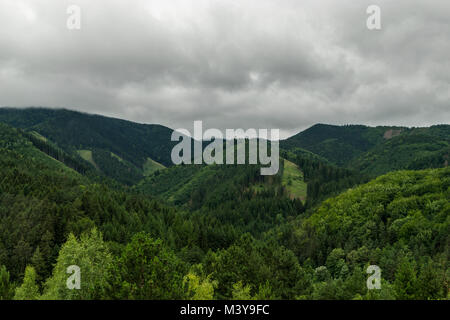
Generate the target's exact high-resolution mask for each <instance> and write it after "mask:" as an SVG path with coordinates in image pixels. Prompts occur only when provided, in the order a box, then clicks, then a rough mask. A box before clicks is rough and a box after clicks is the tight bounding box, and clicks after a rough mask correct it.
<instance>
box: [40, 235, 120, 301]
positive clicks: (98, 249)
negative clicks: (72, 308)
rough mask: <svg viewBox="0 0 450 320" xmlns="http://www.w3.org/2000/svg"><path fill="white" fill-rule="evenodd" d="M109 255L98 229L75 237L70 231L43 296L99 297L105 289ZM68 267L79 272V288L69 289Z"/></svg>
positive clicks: (109, 261)
mask: <svg viewBox="0 0 450 320" xmlns="http://www.w3.org/2000/svg"><path fill="white" fill-rule="evenodd" d="M111 263H112V256H111V254H110V252H109V249H108V247H107V245H106V244H105V242H104V241H103V239H102V235H101V233H100V232H99V231H97V229H92V230H91V232H89V233H84V234H82V235H81V238H80V239H79V240H78V239H77V238H76V237H75V236H74V235H73V234H70V235H69V237H68V239H67V241H66V243H65V244H64V245H63V246H62V248H61V250H60V252H59V256H58V259H57V262H56V266H55V268H54V270H53V274H52V276H51V278H49V279H48V280H47V282H46V284H45V291H44V295H43V298H44V299H52V300H53V299H57V300H88V299H100V298H102V297H103V296H104V292H105V290H106V289H107V288H108V282H107V280H108V271H109V269H110V265H111ZM70 266H78V267H79V268H80V272H81V286H80V289H69V288H68V287H67V279H68V278H69V277H70V275H71V274H68V273H67V268H68V267H70Z"/></svg>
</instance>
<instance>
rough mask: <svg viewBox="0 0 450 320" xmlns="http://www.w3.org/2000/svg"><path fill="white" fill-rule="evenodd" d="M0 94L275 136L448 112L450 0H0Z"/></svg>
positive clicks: (427, 121) (408, 121) (5, 99)
mask: <svg viewBox="0 0 450 320" xmlns="http://www.w3.org/2000/svg"><path fill="white" fill-rule="evenodd" d="M70 4H75V5H79V7H80V8H81V10H82V11H81V30H68V29H67V27H66V21H67V18H68V16H69V15H68V14H67V13H66V10H67V7H68V5H70ZM370 4H376V5H379V6H380V8H381V22H382V29H381V30H375V31H374V30H372V31H371V30H368V29H367V27H366V20H367V18H368V14H367V13H366V9H367V7H368V6H369V5H370ZM0 105H1V106H19V107H23V106H46V107H64V108H69V109H75V110H80V111H86V112H90V113H99V114H103V115H107V116H114V117H119V118H125V119H129V120H133V121H137V122H144V123H159V124H163V125H166V126H169V127H171V128H180V127H181V128H192V123H193V121H194V120H203V121H204V127H216V128H220V129H224V128H240V127H242V128H279V129H281V130H282V134H283V136H287V135H289V134H294V133H297V132H298V131H300V130H303V129H306V128H307V127H309V126H311V125H313V124H315V123H330V124H348V123H352V124H367V125H406V126H427V125H432V124H438V123H450V1H449V0H395V1H392V0H386V1H379V0H370V1H365V0H360V1H354V0H339V1H336V0H292V1H290V0H276V1H275V0H273V1H266V0H236V1H232V0H221V1H219V0H217V1H215V0H210V1H206V0H180V1H174V0H162V1H153V0H132V1H130V0H103V1H100V0H95V1H92V0H70V1H66V0H29V1H25V0H23V1H22V0H0Z"/></svg>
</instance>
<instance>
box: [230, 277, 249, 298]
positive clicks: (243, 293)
mask: <svg viewBox="0 0 450 320" xmlns="http://www.w3.org/2000/svg"><path fill="white" fill-rule="evenodd" d="M250 290H251V287H250V286H249V285H246V286H244V285H243V284H242V281H239V282H237V283H235V284H233V291H232V297H233V298H232V299H233V300H251V299H252V296H251V294H250Z"/></svg>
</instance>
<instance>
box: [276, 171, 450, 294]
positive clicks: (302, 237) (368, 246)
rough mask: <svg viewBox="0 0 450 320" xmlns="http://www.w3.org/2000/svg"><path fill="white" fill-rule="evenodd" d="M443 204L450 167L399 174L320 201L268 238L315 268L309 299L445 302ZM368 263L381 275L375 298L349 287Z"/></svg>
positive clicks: (446, 212)
mask: <svg viewBox="0 0 450 320" xmlns="http://www.w3.org/2000/svg"><path fill="white" fill-rule="evenodd" d="M449 200H450V168H445V169H437V170H425V171H398V172H393V173H389V174H387V175H384V176H381V177H379V178H377V179H376V180H373V181H371V182H369V183H367V184H365V185H362V186H360V187H357V188H355V189H351V190H349V191H347V192H345V193H343V194H341V195H339V196H337V197H335V198H332V199H329V200H327V201H325V202H324V203H323V204H322V205H321V206H320V207H319V208H318V209H316V210H315V211H314V212H313V213H312V214H311V216H310V217H308V218H304V217H301V218H299V219H297V221H296V222H295V223H293V224H289V225H286V226H284V227H281V228H277V229H276V230H277V231H274V235H277V238H278V239H282V240H281V241H282V244H284V245H285V246H286V247H287V248H289V249H291V250H292V251H293V252H294V253H296V255H297V256H298V257H299V259H300V261H304V262H305V264H307V265H310V266H313V267H314V268H315V270H314V274H315V276H314V277H315V279H316V280H315V281H314V282H315V283H314V284H313V285H312V288H311V290H312V292H311V295H312V296H313V297H314V298H317V299H353V298H368V299H373V298H382V299H394V298H397V299H445V298H447V297H448V292H449V291H448V290H449V287H448V277H449V274H448V270H449V267H450V264H449V260H448V254H449V252H448V249H449V245H450V201H449ZM280 232H281V233H280ZM369 264H372V265H377V266H379V267H380V268H381V270H382V274H381V275H382V290H380V291H376V290H375V291H373V292H368V291H367V290H366V288H364V286H361V284H359V285H358V283H357V282H355V281H356V279H358V277H361V276H362V273H361V272H363V271H364V270H365V268H367V266H368V265H369ZM350 288H352V289H350Z"/></svg>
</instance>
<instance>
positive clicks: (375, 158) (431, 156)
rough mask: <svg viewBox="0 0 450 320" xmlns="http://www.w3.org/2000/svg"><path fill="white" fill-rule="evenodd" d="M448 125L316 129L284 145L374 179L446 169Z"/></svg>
mask: <svg viewBox="0 0 450 320" xmlns="http://www.w3.org/2000/svg"><path fill="white" fill-rule="evenodd" d="M449 144H450V125H438V126H432V127H429V128H404V127H367V126H359V125H347V126H332V125H323V124H318V125H315V126H313V127H311V128H309V129H307V130H305V131H303V132H301V133H299V134H297V135H295V136H293V137H291V138H289V139H287V140H285V141H282V142H281V146H282V147H283V148H284V149H285V150H288V151H291V152H294V153H295V152H296V151H297V152H298V150H301V149H306V150H308V151H310V152H312V153H314V154H317V155H319V156H321V157H323V158H325V159H327V160H328V161H329V162H331V163H333V164H336V165H338V166H340V167H346V168H348V169H352V170H357V171H359V172H361V173H363V174H368V175H370V176H373V177H374V176H377V175H380V174H383V173H387V172H389V171H394V170H402V169H426V168H439V167H444V166H446V165H448V161H447V160H448V156H449Z"/></svg>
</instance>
